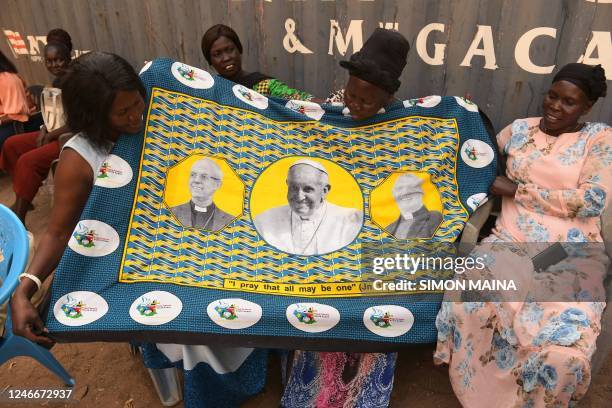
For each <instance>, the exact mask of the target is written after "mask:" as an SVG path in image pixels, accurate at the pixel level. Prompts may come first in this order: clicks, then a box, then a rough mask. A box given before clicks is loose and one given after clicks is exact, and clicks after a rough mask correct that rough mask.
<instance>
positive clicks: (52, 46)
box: [0, 29, 72, 224]
mask: <svg viewBox="0 0 612 408" xmlns="http://www.w3.org/2000/svg"><path fill="white" fill-rule="evenodd" d="M62 33H65V35H63V34H62ZM66 36H68V33H66V32H65V31H64V30H61V29H54V30H51V31H50V32H49V34H48V35H47V45H45V50H44V56H45V66H46V68H47V71H49V73H50V74H52V75H53V82H52V84H53V85H52V86H48V87H45V88H44V89H43V90H42V96H41V100H46V101H47V103H46V104H44V105H45V106H44V107H43V112H42V113H43V119H44V121H45V125H44V126H42V127H40V129H39V130H36V131H34V132H28V133H22V134H19V135H15V136H12V137H10V138H9V139H8V140H7V141H6V143H5V144H4V146H3V148H2V152H1V155H0V168H1V169H3V170H4V171H6V172H7V173H8V174H9V175H10V176H11V178H12V181H13V190H14V191H15V202H14V203H13V205H11V209H12V210H13V211H14V212H15V214H16V215H17V216H18V217H19V219H20V220H21V221H22V222H23V223H24V224H25V218H26V215H27V213H28V211H29V210H30V209H31V208H32V201H33V200H34V197H35V196H36V194H37V193H38V189H39V188H40V186H41V185H42V183H43V181H44V180H45V179H46V178H47V175H48V174H49V169H50V168H51V163H53V161H54V160H55V159H57V158H58V157H59V154H60V148H61V146H60V136H62V140H61V141H65V140H67V139H68V138H69V137H70V135H71V133H70V129H68V127H67V126H66V124H65V118H64V110H63V109H62V100H61V92H62V91H61V89H59V88H58V84H59V81H60V80H61V78H62V76H63V75H64V73H65V71H66V68H67V67H68V64H69V63H70V50H71V49H72V42H71V41H70V36H68V37H66Z"/></svg>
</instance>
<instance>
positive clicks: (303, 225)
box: [291, 203, 327, 255]
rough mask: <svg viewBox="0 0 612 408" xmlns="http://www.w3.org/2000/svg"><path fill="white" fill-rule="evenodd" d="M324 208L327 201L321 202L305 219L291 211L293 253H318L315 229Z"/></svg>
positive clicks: (321, 217)
mask: <svg viewBox="0 0 612 408" xmlns="http://www.w3.org/2000/svg"><path fill="white" fill-rule="evenodd" d="M326 209H327V203H323V205H322V206H321V207H319V208H318V209H317V210H316V211H315V212H314V213H313V214H312V215H311V216H310V217H308V218H307V219H306V218H303V217H300V216H299V215H297V214H296V213H294V212H293V211H292V212H291V238H292V241H293V242H292V244H293V249H294V253H296V254H299V255H313V254H316V253H318V245H317V230H318V229H319V226H320V225H321V222H322V220H323V217H324V216H325V212H326Z"/></svg>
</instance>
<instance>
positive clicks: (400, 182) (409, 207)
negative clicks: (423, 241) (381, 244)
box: [385, 173, 442, 239]
mask: <svg viewBox="0 0 612 408" xmlns="http://www.w3.org/2000/svg"><path fill="white" fill-rule="evenodd" d="M422 184H423V180H422V179H421V178H419V177H417V176H415V175H414V174H410V173H404V174H402V175H400V176H399V177H398V178H397V180H396V181H395V184H394V186H393V190H392V194H393V199H394V200H395V203H396V204H397V206H398V207H399V210H400V216H399V217H398V219H397V220H395V221H394V222H392V223H391V224H389V225H388V226H387V227H386V228H385V230H386V231H387V232H388V233H390V234H391V235H393V236H394V237H395V238H397V239H408V238H429V237H431V236H433V234H434V232H435V231H436V228H438V225H440V222H442V214H440V212H438V211H429V210H428V209H427V208H425V206H424V205H423V188H422V187H421V185H422Z"/></svg>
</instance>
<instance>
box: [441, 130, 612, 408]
mask: <svg viewBox="0 0 612 408" xmlns="http://www.w3.org/2000/svg"><path fill="white" fill-rule="evenodd" d="M539 122H540V118H528V119H521V120H517V121H515V122H514V123H512V124H511V125H510V126H508V127H507V128H505V129H504V130H502V131H501V132H500V133H499V135H498V136H497V139H498V145H499V146H500V149H502V153H503V154H505V155H507V171H506V172H507V176H508V177H509V178H510V179H511V180H512V181H514V182H515V183H517V184H518V190H517V192H516V195H515V197H514V198H509V197H504V198H503V202H502V212H501V215H500V217H499V218H498V219H497V223H496V226H495V229H494V230H493V234H492V235H491V236H489V237H487V238H486V239H485V240H484V242H485V243H484V244H482V245H481V248H480V249H482V247H483V246H486V245H489V247H488V248H491V249H490V250H488V251H486V252H487V254H488V255H492V256H490V257H489V260H490V264H487V268H495V264H496V263H497V264H502V263H503V264H505V265H513V267H512V268H506V269H512V270H513V272H512V273H515V274H517V275H520V273H521V272H520V271H519V270H520V269H522V268H521V267H519V266H516V267H515V265H518V263H510V262H519V259H518V258H517V256H516V254H509V253H508V251H507V250H506V249H505V248H507V247H504V246H503V245H497V247H496V244H498V243H505V242H521V243H525V242H526V243H551V242H602V237H601V233H600V231H601V226H600V216H601V214H602V212H603V210H604V208H605V205H606V201H607V200H606V196H607V193H608V191H609V190H610V188H611V187H612V128H610V127H609V126H607V125H604V124H600V123H587V124H586V125H585V126H584V127H583V128H582V129H581V130H580V131H577V132H573V133H564V134H561V135H559V136H558V137H553V136H549V135H546V134H545V133H544V132H542V131H540V129H539V126H538V125H539ZM529 245H530V246H531V245H535V246H537V245H538V244H529ZM544 245H546V246H548V245H550V244H544ZM496 248H497V249H496ZM477 250H478V248H477ZM513 256H514V259H513V258H512V257H513ZM523 258H524V257H523ZM527 259H528V258H527ZM607 261H608V259H607V257H606V256H605V253H604V252H603V245H601V250H598V249H594V250H591V251H590V253H588V254H583V256H577V257H572V259H571V260H567V261H561V262H559V263H558V264H556V265H553V266H551V267H549V268H548V269H546V271H544V272H542V273H538V274H533V273H530V274H529V276H531V278H532V279H535V281H536V282H535V283H537V281H538V280H547V285H548V287H547V288H546V289H548V290H550V293H551V297H550V299H551V300H559V301H547V302H543V301H541V300H542V299H544V298H542V297H539V298H538V299H537V300H533V299H532V300H531V301H530V299H529V298H526V299H525V300H526V301H523V302H518V301H512V302H510V301H509V302H464V303H456V302H443V304H442V308H441V310H440V312H439V314H438V317H437V320H436V326H437V328H438V344H437V349H436V352H435V355H434V361H435V362H436V363H437V364H440V363H447V364H449V376H450V379H451V383H452V386H453V389H454V391H455V394H456V395H457V398H458V399H459V401H460V402H461V403H462V404H463V405H464V406H466V407H470V408H472V407H491V406H495V407H497V408H503V407H547V408H548V407H567V406H575V405H576V403H577V402H578V401H579V400H580V398H581V397H582V396H583V395H584V394H585V392H586V390H587V389H588V386H589V383H590V359H591V356H592V355H593V353H594V351H595V342H596V339H597V336H598V334H599V333H600V329H601V326H600V320H601V314H602V312H603V309H604V307H605V303H603V302H593V301H580V300H581V298H580V296H581V294H587V296H585V299H594V297H593V296H602V295H603V279H604V277H605V274H606V271H607ZM531 268H532V269H531V271H530V272H533V267H532V266H531ZM534 277H535V278H534ZM519 278H520V277H519ZM570 281H571V284H572V285H578V287H579V289H580V290H579V291H577V292H572V294H573V296H574V297H573V298H567V299H566V298H561V299H557V298H558V296H557V298H555V297H553V295H552V294H555V293H557V292H558V291H559V287H561V286H563V285H566V284H567V283H568V282H570ZM555 291H557V292H555ZM596 299H601V297H598V298H596ZM582 300H584V299H582Z"/></svg>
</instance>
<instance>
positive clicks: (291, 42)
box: [283, 18, 312, 54]
mask: <svg viewBox="0 0 612 408" xmlns="http://www.w3.org/2000/svg"><path fill="white" fill-rule="evenodd" d="M285 31H287V34H286V35H285V38H283V47H285V50H286V51H287V52H289V53H291V54H293V53H294V52H296V51H297V52H299V53H302V54H312V51H310V50H309V49H308V48H306V47H304V44H302V43H301V42H300V40H299V38H297V37H296V35H295V21H294V20H293V19H292V18H288V19H287V20H285Z"/></svg>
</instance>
